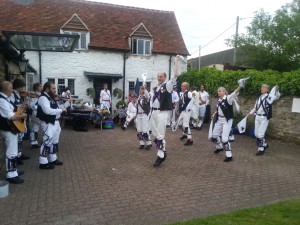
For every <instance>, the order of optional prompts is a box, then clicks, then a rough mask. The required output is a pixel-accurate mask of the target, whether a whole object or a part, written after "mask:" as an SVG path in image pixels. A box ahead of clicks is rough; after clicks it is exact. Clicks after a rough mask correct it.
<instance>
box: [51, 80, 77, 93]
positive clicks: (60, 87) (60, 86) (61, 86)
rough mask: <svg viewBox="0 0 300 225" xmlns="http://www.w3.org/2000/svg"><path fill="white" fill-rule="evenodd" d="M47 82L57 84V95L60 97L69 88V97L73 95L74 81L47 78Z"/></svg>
mask: <svg viewBox="0 0 300 225" xmlns="http://www.w3.org/2000/svg"><path fill="white" fill-rule="evenodd" d="M48 81H49V82H52V83H54V84H57V90H56V92H57V94H58V95H61V94H62V93H63V92H64V91H65V88H66V87H69V88H70V92H71V95H74V94H75V79H62V78H48Z"/></svg>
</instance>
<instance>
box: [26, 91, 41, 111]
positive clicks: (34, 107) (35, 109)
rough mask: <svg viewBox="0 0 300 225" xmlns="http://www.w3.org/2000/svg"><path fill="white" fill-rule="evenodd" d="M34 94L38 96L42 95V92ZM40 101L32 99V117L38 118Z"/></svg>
mask: <svg viewBox="0 0 300 225" xmlns="http://www.w3.org/2000/svg"><path fill="white" fill-rule="evenodd" d="M34 93H35V94H36V95H37V96H39V95H41V93H40V92H34ZM38 100H39V98H30V101H29V104H30V108H31V109H32V115H31V116H36V113H37V103H38Z"/></svg>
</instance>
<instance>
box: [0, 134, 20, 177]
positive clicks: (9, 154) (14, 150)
mask: <svg viewBox="0 0 300 225" xmlns="http://www.w3.org/2000/svg"><path fill="white" fill-rule="evenodd" d="M0 132H1V135H2V137H3V138H4V142H5V147H6V154H5V156H6V159H5V162H6V177H7V178H13V177H17V176H18V172H17V164H16V163H17V162H16V157H17V156H18V134H13V133H12V132H10V131H3V130H1V131H0ZM11 160H14V161H15V162H14V163H15V165H14V166H12V167H11V166H9V165H8V163H10V162H11Z"/></svg>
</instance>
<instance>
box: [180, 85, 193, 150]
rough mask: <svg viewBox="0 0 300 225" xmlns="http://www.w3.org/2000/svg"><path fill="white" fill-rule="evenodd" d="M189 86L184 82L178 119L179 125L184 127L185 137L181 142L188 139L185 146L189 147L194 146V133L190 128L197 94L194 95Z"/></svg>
mask: <svg viewBox="0 0 300 225" xmlns="http://www.w3.org/2000/svg"><path fill="white" fill-rule="evenodd" d="M188 89H189V84H188V83H187V82H183V83H182V84H181V92H180V97H179V112H180V116H179V118H178V119H180V120H179V121H178V125H179V126H181V125H182V130H183V135H182V137H181V138H180V140H184V139H187V141H186V143H185V144H184V145H186V146H189V145H192V144H193V139H192V133H191V129H190V126H189V123H190V118H191V115H192V112H193V111H192V109H193V105H194V100H193V97H195V93H193V94H192V92H190V91H189V90H188Z"/></svg>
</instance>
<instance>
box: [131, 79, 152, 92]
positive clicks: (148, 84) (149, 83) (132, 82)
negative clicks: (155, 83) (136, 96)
mask: <svg viewBox="0 0 300 225" xmlns="http://www.w3.org/2000/svg"><path fill="white" fill-rule="evenodd" d="M139 84H140V86H142V85H143V82H141V81H140V82H139ZM146 84H147V91H150V88H151V82H146ZM134 88H135V82H134V81H129V91H134Z"/></svg>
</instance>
